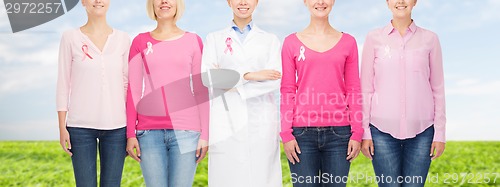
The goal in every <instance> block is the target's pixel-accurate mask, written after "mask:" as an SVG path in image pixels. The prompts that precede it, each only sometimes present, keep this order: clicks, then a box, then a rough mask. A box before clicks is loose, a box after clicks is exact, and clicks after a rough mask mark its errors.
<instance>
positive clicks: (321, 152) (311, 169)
mask: <svg viewBox="0 0 500 187" xmlns="http://www.w3.org/2000/svg"><path fill="white" fill-rule="evenodd" d="M292 134H293V135H294V136H295V140H296V141H297V142H298V144H299V147H300V150H301V154H298V157H299V159H300V162H299V163H295V165H293V164H292V163H290V162H289V165H290V172H291V173H292V176H291V177H292V183H293V186H294V187H320V186H321V187H327V186H346V183H347V176H348V174H349V168H350V166H351V164H350V162H349V161H347V160H346V158H347V146H348V145H349V138H350V137H351V127H350V126H339V127H337V126H335V127H302V128H293V132H292Z"/></svg>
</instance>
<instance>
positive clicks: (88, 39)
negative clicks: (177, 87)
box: [77, 27, 116, 54]
mask: <svg viewBox="0 0 500 187" xmlns="http://www.w3.org/2000/svg"><path fill="white" fill-rule="evenodd" d="M77 30H78V32H79V33H80V34H81V35H82V36H83V37H84V38H85V39H86V40H87V42H88V43H89V44H90V46H91V47H92V48H94V49H95V50H96V51H98V52H99V53H100V54H103V53H104V51H106V48H107V46H108V43H109V40H110V38H111V37H112V36H113V35H114V34H115V33H116V31H115V29H114V28H111V30H112V32H111V34H109V35H108V37H107V38H106V42H105V43H104V46H103V47H102V50H101V49H99V47H97V45H95V43H94V42H93V41H92V40H91V39H90V38H89V36H87V35H86V34H85V33H83V32H82V28H81V27H78V29H77Z"/></svg>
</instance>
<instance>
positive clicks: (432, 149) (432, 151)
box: [429, 144, 436, 156]
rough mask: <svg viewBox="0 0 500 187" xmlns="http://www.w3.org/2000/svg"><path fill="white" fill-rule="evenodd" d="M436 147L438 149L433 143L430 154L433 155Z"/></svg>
mask: <svg viewBox="0 0 500 187" xmlns="http://www.w3.org/2000/svg"><path fill="white" fill-rule="evenodd" d="M434 149H436V147H435V146H434V144H432V145H431V154H430V155H429V156H433V155H434Z"/></svg>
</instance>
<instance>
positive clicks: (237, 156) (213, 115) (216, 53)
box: [202, 25, 282, 187]
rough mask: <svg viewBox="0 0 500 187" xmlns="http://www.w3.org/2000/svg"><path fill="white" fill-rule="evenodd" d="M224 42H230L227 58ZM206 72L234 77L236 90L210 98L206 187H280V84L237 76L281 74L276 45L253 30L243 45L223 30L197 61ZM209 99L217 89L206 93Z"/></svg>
mask: <svg viewBox="0 0 500 187" xmlns="http://www.w3.org/2000/svg"><path fill="white" fill-rule="evenodd" d="M227 38H231V39H232V44H231V46H230V47H231V48H232V52H231V50H229V49H228V44H227V43H226V40H227ZM202 68H203V71H204V72H207V70H208V69H218V68H220V69H231V70H235V71H237V72H239V73H240V80H239V81H238V84H237V85H236V86H235V88H236V89H233V90H232V91H228V92H226V93H225V94H224V97H225V99H226V101H227V108H228V111H226V109H225V107H224V104H223V101H222V97H216V98H212V100H211V105H210V127H209V142H210V148H209V154H208V162H209V163H208V184H209V186H210V187H235V186H238V187H280V186H282V177H281V162H280V148H279V129H280V127H279V111H278V103H279V101H278V98H279V97H278V94H279V87H280V80H275V81H261V82H258V81H245V80H244V79H243V77H242V76H243V74H244V73H247V72H255V71H260V70H264V69H272V70H277V71H280V72H281V44H280V42H279V39H278V38H277V37H276V36H275V35H273V34H270V33H267V32H265V31H263V30H261V29H259V28H258V27H257V26H255V25H254V26H253V27H252V30H251V31H250V32H249V33H248V35H247V37H246V38H245V41H240V40H239V38H238V36H237V35H236V32H235V31H234V30H233V29H232V28H231V27H228V28H226V29H224V30H221V31H218V32H214V33H211V34H209V35H208V36H207V39H206V42H205V46H204V50H203V58H202ZM209 89H210V90H211V92H212V93H213V91H214V90H216V89H217V88H216V87H215V86H213V87H211V88H209Z"/></svg>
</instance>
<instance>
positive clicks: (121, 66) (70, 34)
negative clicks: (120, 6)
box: [56, 28, 130, 130]
mask: <svg viewBox="0 0 500 187" xmlns="http://www.w3.org/2000/svg"><path fill="white" fill-rule="evenodd" d="M129 47H130V38H129V37H128V35H127V33H125V32H122V31H119V30H116V29H113V33H112V34H110V35H109V36H108V39H107V41H106V44H105V45H104V48H103V50H102V51H101V50H100V49H99V48H98V47H97V46H95V45H94V43H92V41H91V40H90V39H89V37H87V36H86V35H85V34H83V33H82V32H81V31H80V28H77V29H71V30H68V31H66V32H64V34H63V36H62V39H61V45H60V49H59V65H58V66H59V67H58V69H59V70H58V78H57V92H56V105H57V111H67V112H68V117H67V120H66V125H67V126H68V127H80V128H91V129H100V130H111V129H117V128H122V127H125V124H126V116H125V93H126V92H125V91H126V89H127V72H128V68H127V63H128V52H129V50H128V49H129Z"/></svg>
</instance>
